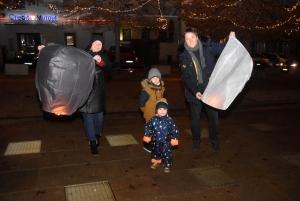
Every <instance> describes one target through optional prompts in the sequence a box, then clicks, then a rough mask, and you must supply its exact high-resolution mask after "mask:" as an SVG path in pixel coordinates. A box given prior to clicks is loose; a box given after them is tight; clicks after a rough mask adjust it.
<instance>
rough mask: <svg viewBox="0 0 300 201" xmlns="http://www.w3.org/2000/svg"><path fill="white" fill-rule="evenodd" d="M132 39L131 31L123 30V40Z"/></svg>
mask: <svg viewBox="0 0 300 201" xmlns="http://www.w3.org/2000/svg"><path fill="white" fill-rule="evenodd" d="M130 39H131V29H123V40H130Z"/></svg>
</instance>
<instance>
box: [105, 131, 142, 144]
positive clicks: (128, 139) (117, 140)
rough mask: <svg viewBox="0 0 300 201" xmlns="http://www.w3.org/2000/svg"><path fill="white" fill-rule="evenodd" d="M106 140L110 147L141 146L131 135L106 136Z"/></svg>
mask: <svg viewBox="0 0 300 201" xmlns="http://www.w3.org/2000/svg"><path fill="white" fill-rule="evenodd" d="M106 139H107V141H108V142H109V144H110V146H124V145H131V144H139V143H138V141H137V140H136V139H135V138H134V137H133V136H132V135H131V134H123V135H106Z"/></svg>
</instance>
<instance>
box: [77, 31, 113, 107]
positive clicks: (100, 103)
mask: <svg viewBox="0 0 300 201" xmlns="http://www.w3.org/2000/svg"><path fill="white" fill-rule="evenodd" d="M96 40H99V41H101V42H102V44H103V42H104V40H103V38H102V37H101V36H94V37H93V38H92V39H91V42H90V44H89V46H88V49H87V50H86V51H87V52H88V53H89V54H90V55H91V56H92V57H94V56H95V55H99V56H100V57H101V58H102V60H103V61H104V64H105V65H104V66H99V65H97V64H95V76H94V83H93V89H92V91H91V92H90V95H89V98H88V100H87V101H86V103H85V104H84V105H83V106H82V107H81V108H79V109H78V111H79V112H84V113H99V112H103V111H104V110H105V80H104V73H105V72H104V71H107V72H109V73H110V71H111V67H112V64H111V62H110V60H109V59H108V57H107V54H106V52H105V51H103V50H101V51H100V52H92V51H91V50H90V47H91V45H92V43H93V42H95V41H96ZM95 63H96V61H95Z"/></svg>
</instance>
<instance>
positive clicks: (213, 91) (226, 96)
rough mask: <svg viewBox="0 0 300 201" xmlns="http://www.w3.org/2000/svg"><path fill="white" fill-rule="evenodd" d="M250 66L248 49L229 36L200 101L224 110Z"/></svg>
mask: <svg viewBox="0 0 300 201" xmlns="http://www.w3.org/2000/svg"><path fill="white" fill-rule="evenodd" d="M252 68H253V62H252V58H251V56H250V55H249V53H248V51H247V50H246V49H245V47H244V46H243V45H242V44H241V43H240V42H239V41H238V40H237V39H236V38H235V37H229V41H228V42H227V44H226V46H225V48H224V50H223V51H222V53H221V55H220V57H219V59H218V61H217V63H216V66H215V68H214V71H213V73H212V75H211V77H210V80H209V83H208V86H207V87H206V89H205V91H204V93H203V96H202V101H203V102H204V103H206V104H208V105H210V106H212V107H214V108H217V109H221V110H226V109H227V108H228V107H229V106H230V104H231V103H232V102H233V100H234V99H235V98H236V96H237V95H238V94H239V93H240V92H241V91H242V89H243V88H244V86H245V84H246V82H247V81H248V80H249V78H250V76H251V72H252Z"/></svg>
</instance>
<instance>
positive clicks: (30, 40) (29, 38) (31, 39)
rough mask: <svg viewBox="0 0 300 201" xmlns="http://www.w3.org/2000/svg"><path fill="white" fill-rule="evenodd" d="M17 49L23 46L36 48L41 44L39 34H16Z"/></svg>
mask: <svg viewBox="0 0 300 201" xmlns="http://www.w3.org/2000/svg"><path fill="white" fill-rule="evenodd" d="M17 40H18V48H21V47H25V46H38V45H40V44H41V36H40V34H39V33H17Z"/></svg>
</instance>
